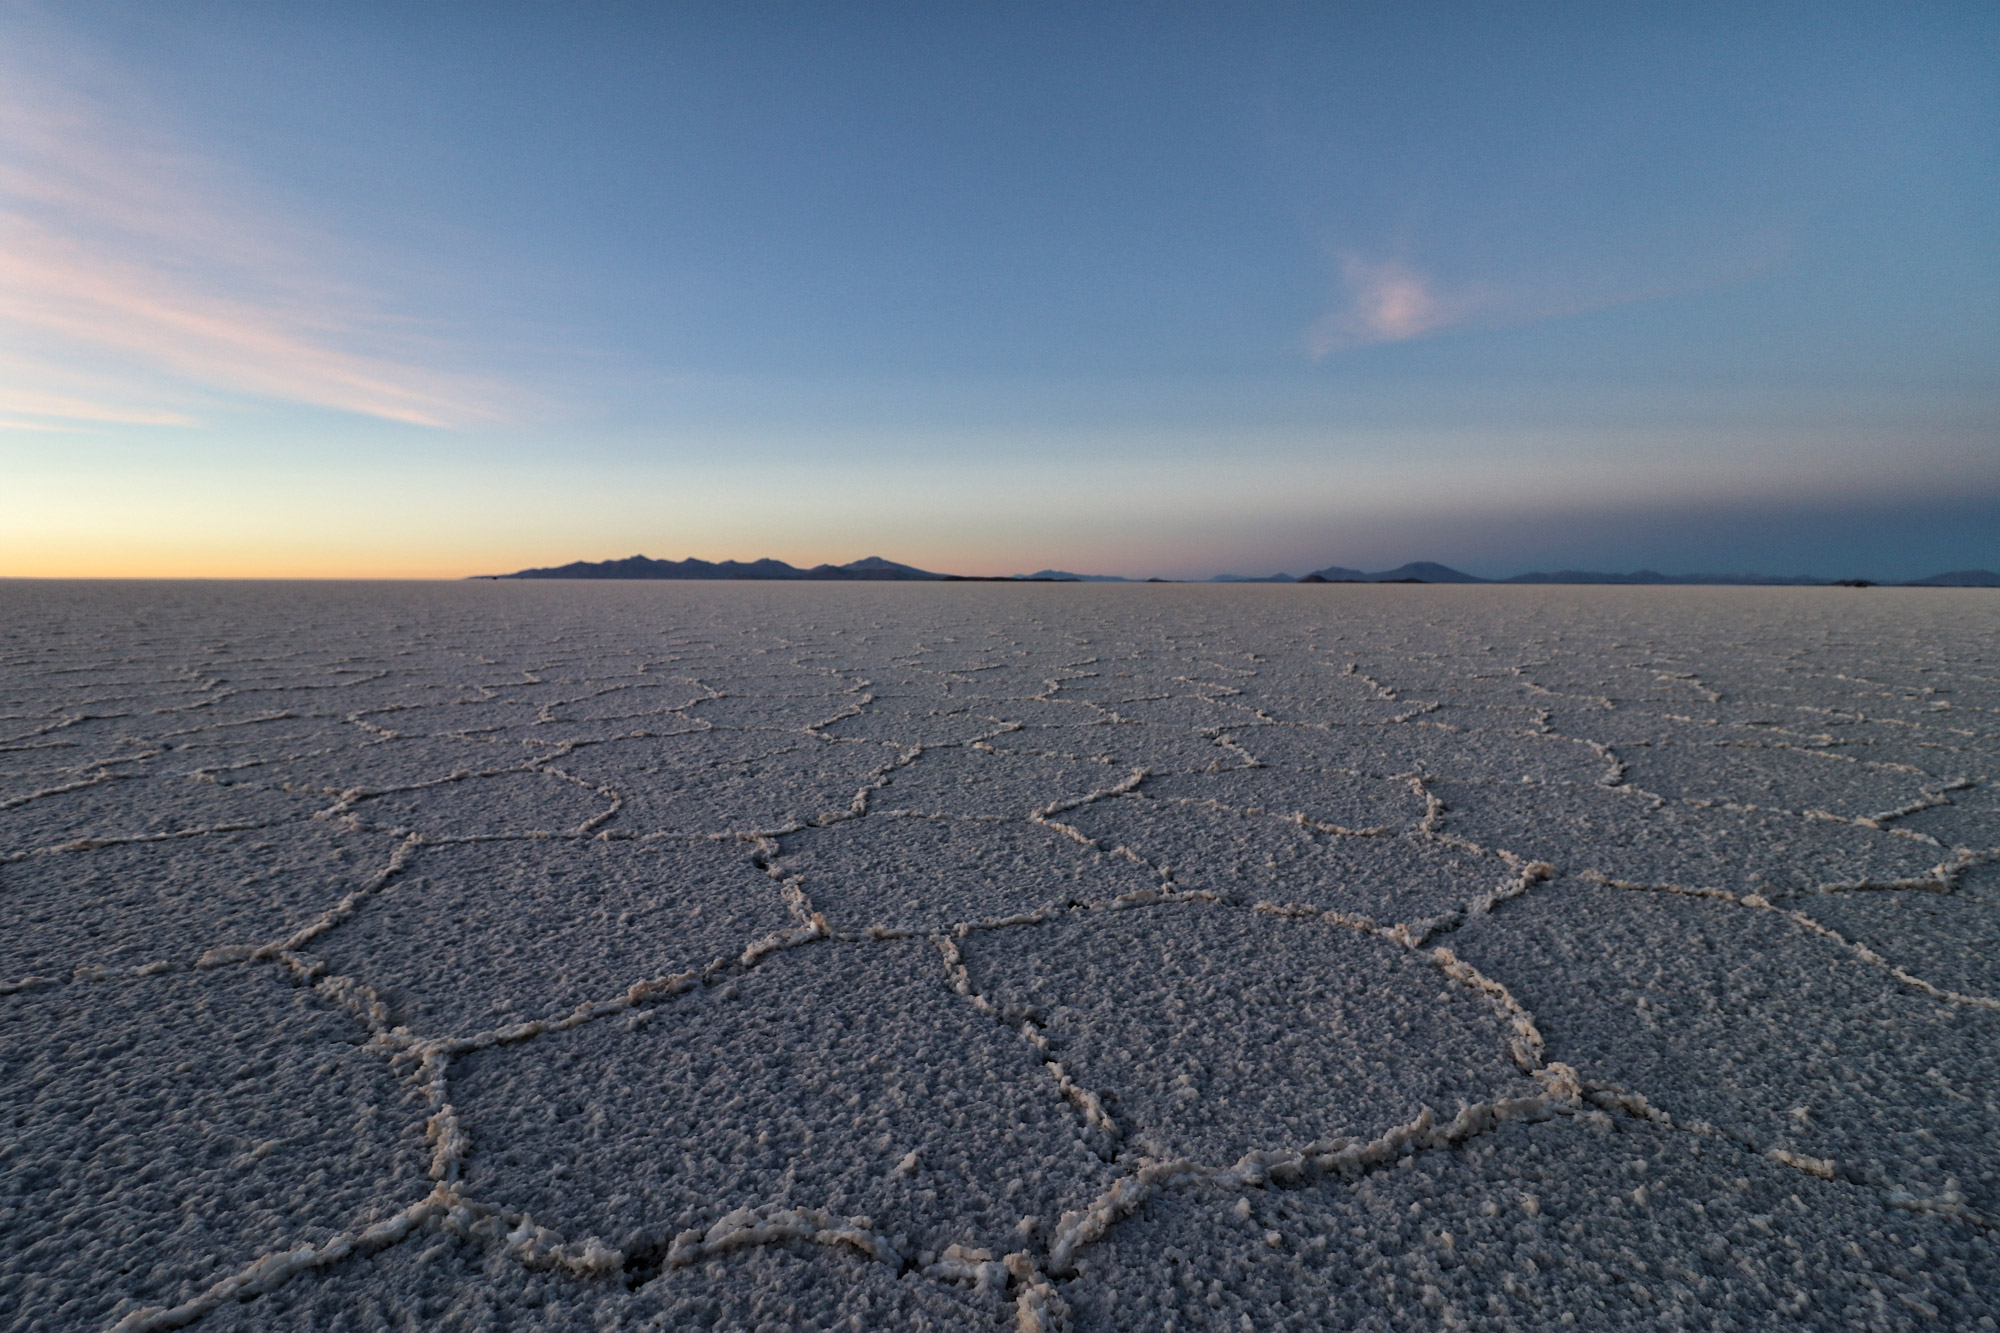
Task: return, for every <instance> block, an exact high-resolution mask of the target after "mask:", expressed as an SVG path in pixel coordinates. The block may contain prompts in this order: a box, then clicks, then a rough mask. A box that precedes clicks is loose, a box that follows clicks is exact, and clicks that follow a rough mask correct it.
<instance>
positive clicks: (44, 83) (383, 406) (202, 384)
mask: <svg viewBox="0 0 2000 1333" xmlns="http://www.w3.org/2000/svg"><path fill="white" fill-rule="evenodd" d="M15 35H17V36H18V35H20V34H18V33H17V34H15ZM51 45H54V46H57V47H60V45H61V43H60V41H59V40H58V39H55V38H52V37H51V36H50V35H49V34H48V33H47V32H46V31H37V32H28V33H27V40H24V41H21V42H18V43H15V44H14V48H15V49H14V52H13V54H12V55H11V56H10V57H5V58H0V89H4V90H5V91H4V92H0V333H3V334H4V335H5V337H6V339H7V341H9V342H10V343H12V344H13V345H14V346H15V348H17V349H20V350H30V351H32V353H33V357H34V362H35V363H39V364H40V365H41V366H44V367H54V368H56V369H58V370H74V369H75V368H76V367H77V366H79V365H82V364H86V363H87V364H90V365H92V366H94V367H97V368H99V370H100V371H101V370H102V368H104V367H105V366H106V365H107V364H109V365H112V366H117V365H123V366H125V367H127V368H128V369H129V371H131V372H133V373H132V374H130V375H128V376H127V378H128V379H129V380H134V381H137V380H145V379H149V378H151V377H152V374H153V373H157V372H161V371H164V372H166V373H167V374H168V375H169V376H170V377H171V378H172V379H174V380H178V381H180V382H183V383H184V384H185V385H187V386H189V387H192V388H197V389H201V390H209V391H214V390H221V391H225V392H227V393H231V394H237V395H247V396H253V397H258V398H265V399H274V400H278V401H282V402H290V403H299V404H308V405H312V406H317V407H326V408H333V409H336V410H339V411H345V412H353V413H357V414H360V415H363V416H372V417H378V418H382V419H385V420H390V421H401V422H408V423H412V424H417V425H426V426H455V425H462V424H465V423H468V422H471V421H476V420H482V419H491V418H494V417H497V416H499V415H500V410H499V403H500V401H501V398H502V396H503V395H502V394H501V393H500V392H499V391H498V390H497V388H496V387H495V386H492V385H490V384H487V383H483V382H481V381H480V380H478V379H477V378H475V377H472V376H468V375H464V374H461V373H455V372H453V371H451V370H448V369H444V368H441V367H440V366H438V365H437V364H436V362H437V361H438V360H439V359H440V358H439V354H440V352H441V351H443V350H444V349H442V348H440V347H439V346H438V345H437V344H436V343H434V342H425V341H423V340H421V339H418V338H414V337H412V336H410V334H409V333H408V331H407V325H406V323H405V322H404V321H401V320H398V319H397V318H395V317H394V316H392V315H391V314H390V313H388V312H387V311H386V310H385V309H383V308H382V303H381V302H380V301H379V300H377V299H375V298H372V297H371V296H370V295H369V294H368V293H367V292H366V291H365V290H364V289H362V288H360V287H357V286H355V285H352V284H343V283H340V282H338V281H336V280H334V279H333V278H332V277H331V276H329V275H328V274H327V273H326V272H325V271H324V269H323V266H322V264H321V263H320V262H315V261H311V260H308V259H307V258H306V257H305V256H307V255H308V254H315V255H323V254H326V253H328V252H330V251H337V249H338V247H337V246H335V245H332V244H330V243H328V242H326V241H325V239H324V238H316V237H311V236H309V235H307V234H305V233H304V232H303V231H302V230H301V229H299V228H296V227H288V226H286V225H284V224H282V223H280V222H278V221H277V220H275V219H274V218H272V217H271V216H269V215H268V214H266V213H264V212H262V211H260V210H259V209H258V208H257V206H256V205H255V203H254V196H255V194H256V191H255V190H254V189H253V188H251V187H249V186H247V185H245V184H243V183H241V182H238V181H235V180H232V179H231V178H230V177H229V174H228V173H227V172H226V171H225V170H223V168H222V167H221V166H220V165H218V164H216V163H214V162H210V161H208V160H206V159H204V158H202V157H201V156H200V155H199V154H197V153H194V152H192V151H190V150H189V149H187V148H186V147H184V146H183V145H181V144H179V143H177V142H176V141H174V140H173V139H172V138H171V137H169V136H167V135H165V134H163V133H161V132H159V131H157V130H155V129H154V128H152V126H153V123H154V122H155V121H156V120H157V119H158V117H157V116H155V115H153V114H151V113H150V112H147V111H144V110H141V109H140V99H138V98H137V97H136V96H135V95H133V94H132V93H131V92H130V91H129V90H125V89H119V90H116V91H115V92H114V93H113V94H112V95H111V96H110V97H108V98H107V97H102V96H100V97H95V98H93V97H89V96H85V95H84V94H82V93H80V92H78V91H77V90H76V89H75V88H74V87H67V86H59V85H57V84H55V83H53V82H51V81H50V80H49V79H48V78H47V77H45V76H44V75H43V74H42V73H41V71H43V70H46V69H65V70H71V71H74V70H77V69H79V68H81V67H83V62H81V61H79V60H78V59H77V58H75V56H74V53H72V52H63V53H62V56H63V58H61V59H55V58H49V57H50V51H49V49H48V48H49V47H50V46H51ZM37 47H40V48H42V49H41V50H39V51H37V50H36V48H37ZM37 55H39V56H41V57H43V58H42V59H39V60H38V59H36V58H35V57H36V56H37ZM94 81H95V82H98V83H100V84H101V83H104V82H107V80H105V79H104V78H103V77H102V76H101V75H99V76H97V77H96V78H95V80H94ZM121 107H122V108H123V110H122V112H121V111H120V110H119V109H118V108H121ZM25 364H27V363H25V362H17V363H16V364H14V365H11V366H0V408H4V409H5V410H7V411H8V412H9V413H10V415H12V416H14V417H21V416H28V417H48V418H53V419H67V420H81V421H95V422H105V423H116V424H145V425H185V424H189V418H188V416H187V414H186V413H185V412H181V411H176V410H173V409H172V408H171V407H170V406H166V405H148V406H133V405H130V404H125V403H121V402H116V401H98V400H94V399H90V398H85V397H82V396H78V395H74V394H72V395H69V396H62V395H51V394H49V393H47V392H46V389H47V387H48V383H49V381H48V379H47V378H41V379H28V380H27V382H26V383H25V384H23V383H21V375H22V368H23V366H24V365H25ZM114 378H115V377H114ZM10 382H11V383H10ZM24 395H25V396H24ZM122 396H123V395H113V397H122ZM31 403H34V404H38V405H32V406H31V405H30V404H31Z"/></svg>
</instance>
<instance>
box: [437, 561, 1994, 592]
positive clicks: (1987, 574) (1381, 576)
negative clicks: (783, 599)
mask: <svg viewBox="0 0 2000 1333" xmlns="http://www.w3.org/2000/svg"><path fill="white" fill-rule="evenodd" d="M475 577H478V578H485V579H791V580H806V581H813V580H816V581H820V582H828V583H846V582H886V583H916V582H930V583H1131V582H1136V581H1137V580H1133V579H1126V578H1121V577H1119V576H1117V575H1113V574H1071V573H1068V572H1067V571H1065V570H1060V569H1044V570H1041V571H1039V572H1037V573H1034V574H1016V575H1014V576H1013V577H1012V578H1004V577H999V576H979V575H967V574H938V573H933V572H932V571H931V570H928V569H918V568H917V567H916V566H914V565H904V564H898V563H897V562H896V561H894V560H885V559H883V558H882V557H881V556H879V555H871V556H864V557H863V558H861V559H859V560H850V561H848V562H847V563H846V564H844V565H814V566H813V567H812V568H811V569H800V568H799V567H797V566H796V565H788V564H786V563H785V562H784V561H782V560H772V559H769V558H766V559H763V560H747V561H746V560H720V561H714V560H697V559H695V558H694V557H692V556H690V557H689V558H687V559H686V560H654V559H650V558H648V557H646V556H643V555H629V556H626V557H625V558H624V559H623V560H595V561H592V560H576V561H572V562H571V563H569V564H567V565H556V566H553V567H551V568H547V569H523V570H520V571H518V572H516V573H513V574H480V575H476V576H475ZM1144 581H1145V582H1147V583H1164V582H1172V581H1173V580H1167V579H1146V580H1144ZM1209 582H1210V583H1542V584H1548V583H1579V584H1613V585H1626V586H1642V585H1692V586H1697V587H1698V586H1705V585H1706V586H1729V585H1736V586H1748V587H1814V588H1823V587H1872V586H1874V585H1873V584H1872V583H1871V581H1870V580H1867V579H1860V578H1848V579H1822V578H1814V577H1813V576H1811V575H1809V574H1793V575H1790V576H1786V575H1782V574H1662V573H1660V572H1659V571H1658V570H1653V569H1641V570H1636V571H1634V572H1632V573H1629V574H1607V573H1601V572H1598V571H1595V570H1582V569H1559V570H1556V571H1555V572H1554V573H1543V572H1541V571H1536V572H1534V573H1531V574H1515V575H1513V576H1512V577H1511V578H1504V579H1483V578H1480V577H1479V576H1478V575H1476V574H1467V573H1465V572H1464V571H1463V570H1458V569H1453V568H1451V567H1450V566H1449V565H1440V564H1438V563H1436V562H1435V561H1431V560H1414V561H1411V562H1410V563H1409V564H1407V565H1398V566H1397V567H1396V568H1394V569H1385V570H1381V571H1378V572H1376V573H1373V574H1370V573H1367V572H1366V571H1363V570H1359V569H1349V568H1347V567H1346V566H1344V565H1328V566H1327V567H1326V568H1325V569H1319V570H1314V571H1313V572H1312V573H1310V574H1307V575H1304V576H1303V577H1294V576H1293V575H1290V574H1265V575H1261V576H1259V575H1249V574H1217V575H1216V576H1215V577H1214V578H1212V579H1210V580H1209ZM1891 586H1896V587H1905V588H2000V574H1996V573H1994V572H1993V571H1992V570H1990V569H1956V570H1951V571H1948V572H1946V573H1943V574H1932V575H1931V576H1930V577H1928V578H1921V579H1911V580H1909V581H1908V582H1906V583H1902V584H1894V585H1891Z"/></svg>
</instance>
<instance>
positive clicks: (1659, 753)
mask: <svg viewBox="0 0 2000 1333" xmlns="http://www.w3.org/2000/svg"><path fill="white" fill-rule="evenodd" d="M0 607H4V610H5V614H6V622H7V624H8V625H9V627H10V636H9V637H8V639H7V640H6V641H5V644H4V646H0V657H4V665H5V668H6V669H5V673H4V676H0V681H4V684H0V696H4V697H0V913H4V916H0V924H3V925H4V928H3V929H0V1106H4V1110H5V1116H6V1121H5V1123H6V1125H7V1127H8V1131H7V1137H6V1139H5V1146H4V1151H0V1311H4V1312H5V1318H4V1320H0V1322H4V1323H6V1324H7V1325H8V1326H9V1327H20V1328H23V1329H67V1328H80V1329H111V1328H117V1329H123V1330H135V1331H136V1330H150V1329H164V1328H175V1327H182V1326H185V1325H189V1324H195V1323H199V1324H200V1325H201V1326H202V1327H204V1328H230V1327H242V1328H245V1329H252V1328H255V1329H271V1328H298V1329H307V1328H320V1327H329V1326H344V1325H346V1324H347V1323H351V1322H354V1321H355V1320H356V1319H357V1318H358V1319H360V1320H361V1322H364V1323H382V1324H387V1325H395V1326H425V1327H430V1326H439V1327H481V1328H488V1327H490V1328H514V1327H521V1328H527V1327H535V1328H549V1327H565V1328H568V1327H655V1328H682V1327H719V1328H736V1327H745V1328H749V1327H769V1328H827V1329H832V1328H890V1327H895V1328H901V1327H910V1328H925V1327H928V1328H952V1329H959V1328H966V1329H991V1330H996V1333H997V1330H1003V1329H1015V1330H1043V1331H1044V1333H1052V1331H1053V1330H1077V1331H1081V1330H1091V1329H1133V1330H1140V1329H1145V1330H1152V1329H1166V1328H1173V1329H1181V1330H1194V1329H1213V1330H1222V1329H1229V1330H1236V1329H1241V1328H1246V1327H1248V1328H1275V1327H1350V1326H1352V1327H1390V1326H1401V1325H1403V1324H1405V1323H1412V1322H1414V1323H1422V1324H1424V1325H1426V1326H1429V1325H1432V1324H1436V1325H1441V1326H1444V1327H1465V1326H1470V1327H1494V1328H1517V1327H1518V1328H1543V1327H1551V1328H1554V1327H1587V1328H1608V1327H1627V1326H1631V1327H1638V1326H1653V1327H1704V1328H1706V1327H1716V1328H1732V1327H1733V1328H1783V1327H1798V1328H1822V1327H1850V1326H1852V1327H1865V1328H1912V1329H1914V1328H1918V1327H1925V1328H1928V1327H1952V1328H1967V1329H1975V1328H1991V1327H1994V1326H1995V1324H1996V1321H2000V1249H1996V1238H1995V1222H1996V1218H2000V1167H1996V1164H1995V1163H1996V1158H1995V1154H1994V1151H1993V1144H1994V1143H1996V1142H2000V971H1996V966H1995V961H1994V960H1995V959H1996V958H2000V918H1996V916H1995V912H1996V911H1997V910H2000V805H1996V803H1995V797H1994V793H1995V792H1996V791H2000V771H1996V770H2000V677H1997V676H1996V675H1995V672H1994V663H1995V662H1996V660H2000V644H1997V643H1996V639H2000V634H1996V631H2000V614H1996V608H1995V607H1994V606H1993V605H1992V598H1991V597H1990V596H1989V595H1988V594H1986V593H1984V592H1982V591H1977V590H1971V591H1957V590H1949V591H1915V590H1907V591H1905V590H1899V591H1897V592H1895V593H1893V594H1885V595H1882V596H1875V595H1872V594H1871V595H1869V596H1866V597H1857V596H1854V595H1852V594H1851V593H1849V592H1848V591H1846V590H1835V589H1783V590H1775V589H1770V590H1767V589H1706V590H1697V589H1584V588H1574V589H1573V588H1536V589H1527V588H1450V587H1435V588H1433V587H1377V586H1355V587H1344V586H1343V587H1310V588H1308V587H1298V586H1262V585H1259V586H1252V587H1157V586H1143V585H1133V586H1098V585H1037V586H1033V587H1015V586H1007V585H935V584H933V585H924V584H915V585H893V584H885V585H853V586H847V585H838V584H828V585H820V584H815V585H810V586H786V585H776V584H754V583H753V584H728V583H715V584H704V583H653V584H648V583H636V584H609V585H591V584H583V585H565V584H561V583H527V584H493V583H476V584H463V585H414V584H412V585H375V586H363V585H338V584H329V585H312V586H300V587H290V586H285V587H279V586H274V585H230V584H199V585H194V584H187V585H182V584H154V585H145V586H140V585H116V584H59V583H32V582H23V583H15V584H0Z"/></svg>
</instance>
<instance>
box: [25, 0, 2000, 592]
mask: <svg viewBox="0 0 2000 1333" xmlns="http://www.w3.org/2000/svg"><path fill="white" fill-rule="evenodd" d="M1996 204H2000V9H1996V8H1994V7H1993V6H1991V5H1989V4H1963V5H1932V4H1923V3H1898V4H1884V5H1879V6H1874V5H1849V4H1840V3H1837V2H1829V3H1816V4H1804V5H1798V6H1782V5H1762V4H1747V5H1746V4H1730V5H1716V6H1702V5H1698V4H1685V5H1664V6H1663V5H1650V4H1649V5H1640V4H1619V3H1614V2H1610V0H1607V2H1605V3H1593V4H1583V5H1575V6H1568V5H1563V4H1558V3H1551V4H1542V5H1532V6H1529V5H1513V4H1484V3H1482V4H1471V3H1467V4H1454V5H1427V4H1422V3H1410V4H1404V5H1397V6H1338V5H1324V4H1301V5H1288V4H1254V3H1252V4H1218V3H1203V4H1172V3H1147V4H1130V5H1121V4H1116V3H1105V4H1093V5H1084V6H1078V5H1068V4H1049V5H1022V4H1004V3H1003V4H992V5H945V6H939V5H919V4H912V5H907V6H905V5H896V4H888V3H870V4H867V5H859V6H856V5H830V4H783V5H780V4H755V3H728V4H699V3H687V4H676V5H664V6H663V5H651V4H647V5H619V4H599V5H591V6H571V5H546V4H521V5H508V4H502V3H492V4H481V5H476V6H474V5H444V4H420V5H412V4H401V3H396V4H390V3H384V4H354V3H332V2H329V3H323V4H316V5H311V6H304V5H286V6H279V5H265V4H250V3H239V4H216V3H203V2H202V0H184V2H183V3H176V4H174V5H171V6H161V5H157V4H145V3H104V2H102V0H66V3H64V4H61V5H59V6H54V5H38V4H19V3H14V0H0V478H4V484H0V576H216V577H241V576H255V577H419V578H425V577H459V576H463V575H468V574H475V573H492V572H502V571H506V570H511V569H517V568H521V567H524V566H530V565H547V564H558V563H563V562H566V561H569V560H573V559H604V558H611V557H620V556H625V555H630V554H633V553H635V552H643V553H645V554H647V555H651V556H655V557H661V558H673V559H678V558H681V557H684V556H689V555H693V556H699V557H702V558H705V559H712V560H721V559H746V560H747V559H754V558H757V557H762V556H773V557H776V558H779V559H784V560H789V561H792V562H793V563H797V564H814V563H818V562H820V561H834V562H841V561H846V560H851V559H854V558H857V557H860V556H864V555H882V556H886V557H889V558H891V559H895V560H901V561H905V562H908V563H911V564H916V565H920V566H923V567H926V568H932V569H939V570H945V571H949V572H954V573H999V574H1007V573H1018V572H1027V571H1032V570H1038V569H1043V568H1060V569H1069V570H1074V571H1078V572H1084V573H1113V574H1126V575H1133V576H1147V575H1158V576H1163V577H1195V578H1199V577H1206V576H1208V575H1211V574H1215V573H1218V572H1233V573H1240V574H1265V573H1270V572H1272V571H1276V570H1283V571H1287V572H1291V573H1295V574H1296V573H1303V572H1305V571H1307V570H1311V569H1317V568H1321V567H1324V566H1328V565H1342V566H1350V567H1360V568H1365V569H1380V568H1388V567H1391V566H1394V565H1398V564H1401V563H1403V562H1405V561H1409V560H1437V561H1442V562H1444V563H1447V564H1451V565H1455V566H1458V567H1460V568H1464V569H1467V570H1470V571H1472V572H1474V573H1479V574H1484V575H1489V576H1504V575H1508V574H1513V573H1518V572H1522V571H1525V570H1530V569H1555V568H1568V569H1598V570H1631V569H1637V568H1653V569H1659V570H1665V571H1668V572H1732V571H1758V572H1765V573H1776V574H1795V573H1805V574H1813V575H1818V576H1822V577H1844V576H1852V575H1860V576H1865V577H1872V578H1908V577H1918V576H1922V575H1925V574H1930V573H1935V572H1938V571H1941V570H1946V569H1962V568H1974V567H1985V568H1993V569H2000V210H1996Z"/></svg>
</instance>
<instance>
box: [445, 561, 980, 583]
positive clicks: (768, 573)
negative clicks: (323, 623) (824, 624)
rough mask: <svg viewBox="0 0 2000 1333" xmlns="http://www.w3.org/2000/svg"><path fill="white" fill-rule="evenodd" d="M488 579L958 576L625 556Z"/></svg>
mask: <svg viewBox="0 0 2000 1333" xmlns="http://www.w3.org/2000/svg"><path fill="white" fill-rule="evenodd" d="M479 577H481V578H489V579H808V580H817V581H821V582H857V581H875V582H917V581H923V580H932V581H944V580H950V579H953V578H955V577H957V576H955V575H951V574H933V573H932V572H931V571H929V570H927V569H918V568H916V567H915V566H914V565H899V564H897V563H896V562H895V561H893V560H884V559H883V558H882V557H881V556H879V555H871V556H867V557H865V558H863V559H860V560H853V561H849V562H848V563H847V564H844V565H814V566H813V567H812V568H811V569H800V568H798V566H796V565H788V564H786V563H785V562H784V561H782V560H771V559H764V560H750V561H741V560H721V561H713V560H696V559H694V558H693V557H692V556H690V557H689V558H688V559H686V560H652V559H648V558H647V557H646V556H643V555H629V556H626V557H625V558H624V559H623V560H595V561H592V560H575V561H571V562H570V563H569V564H567V565H556V566H554V567H553V568H549V569H523V570H520V571H519V572H517V573H513V574H482V575H480V576H479Z"/></svg>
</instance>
